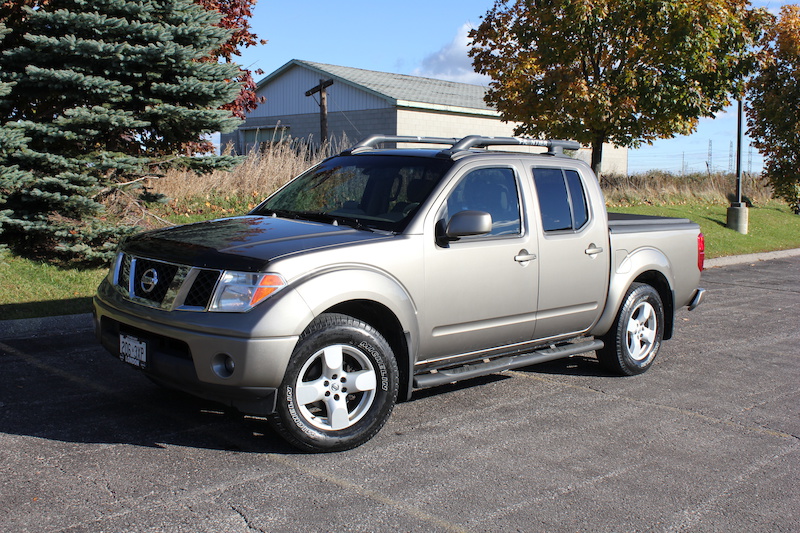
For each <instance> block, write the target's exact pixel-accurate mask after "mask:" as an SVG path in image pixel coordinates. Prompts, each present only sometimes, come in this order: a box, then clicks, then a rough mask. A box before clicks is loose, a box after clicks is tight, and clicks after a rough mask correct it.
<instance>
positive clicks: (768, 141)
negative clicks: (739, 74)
mask: <svg viewBox="0 0 800 533" xmlns="http://www.w3.org/2000/svg"><path fill="white" fill-rule="evenodd" d="M762 44H763V48H762V54H761V63H762V66H761V70H760V71H759V72H758V74H757V75H756V76H754V77H753V79H752V80H750V82H749V83H748V91H747V96H748V103H747V106H746V109H747V116H748V126H749V129H748V131H747V133H748V134H749V135H750V136H751V137H753V140H754V143H753V144H754V145H755V147H756V148H758V150H759V151H760V152H761V153H762V154H763V155H764V173H765V175H766V176H767V178H768V179H769V181H770V183H771V184H772V187H773V189H774V191H775V196H777V197H779V198H783V199H784V200H786V201H787V202H788V203H789V205H790V206H791V207H792V210H793V211H794V212H795V213H796V214H800V106H798V102H800V6H797V5H787V6H783V8H782V9H781V13H780V17H778V18H777V20H775V21H774V24H773V25H772V26H771V27H770V28H769V30H768V31H767V32H766V34H765V36H764V39H763V42H762Z"/></svg>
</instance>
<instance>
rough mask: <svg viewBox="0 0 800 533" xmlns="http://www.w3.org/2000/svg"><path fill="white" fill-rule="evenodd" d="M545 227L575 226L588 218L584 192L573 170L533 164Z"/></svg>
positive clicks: (552, 229)
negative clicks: (534, 165) (536, 166)
mask: <svg viewBox="0 0 800 533" xmlns="http://www.w3.org/2000/svg"><path fill="white" fill-rule="evenodd" d="M533 181H534V182H535V184H536V193H537V195H538V196H539V210H540V211H541V213H542V228H543V229H544V231H559V230H577V229H580V228H581V227H583V225H584V224H586V222H587V221H588V220H589V210H588V208H587V205H586V193H585V192H584V190H583V184H582V183H581V178H580V175H579V174H578V173H577V172H576V171H574V170H562V169H559V168H534V169H533Z"/></svg>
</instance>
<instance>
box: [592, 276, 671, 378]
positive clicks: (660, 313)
mask: <svg viewBox="0 0 800 533" xmlns="http://www.w3.org/2000/svg"><path fill="white" fill-rule="evenodd" d="M663 337H664V304H663V303H662V301H661V296H659V294H658V291H656V290H655V289H654V288H653V287H651V286H650V285H647V284H645V283H633V284H631V286H630V288H629V289H628V292H627V293H626V294H625V298H624V299H623V301H622V306H621V307H620V310H619V313H618V314H617V318H616V320H615V321H614V325H613V326H612V328H611V330H610V331H609V332H608V333H607V334H606V335H605V336H603V337H602V340H603V341H604V342H605V347H603V348H602V349H601V350H598V351H597V359H598V360H599V361H600V364H602V365H603V366H604V367H606V368H607V369H609V370H611V371H613V372H616V373H619V374H622V375H626V376H632V375H635V374H641V373H642V372H645V371H646V370H647V369H648V368H650V365H652V364H653V361H654V360H655V358H656V355H658V350H659V349H660V348H661V341H662V339H663Z"/></svg>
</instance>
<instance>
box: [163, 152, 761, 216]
mask: <svg viewBox="0 0 800 533" xmlns="http://www.w3.org/2000/svg"><path fill="white" fill-rule="evenodd" d="M351 144H352V143H351V142H350V141H348V140H347V139H339V140H338V142H335V143H333V145H328V146H326V147H324V148H323V149H315V148H314V146H313V144H311V143H310V142H304V141H300V140H293V141H290V142H281V143H275V144H272V145H270V146H268V147H267V148H265V149H263V150H260V151H253V152H251V153H250V154H249V155H248V156H247V157H246V158H244V161H243V162H242V164H241V165H239V166H238V167H236V168H235V169H234V170H233V171H231V172H214V173H213V174H210V175H207V176H197V175H194V174H191V173H187V172H170V173H169V174H167V176H166V177H163V178H160V179H157V180H152V181H151V183H149V184H148V186H149V187H150V188H151V190H153V192H157V193H161V194H164V195H165V196H167V197H169V198H173V199H179V200H180V199H192V198H194V199H200V198H205V199H215V198H220V197H229V196H230V197H247V198H250V199H252V200H254V201H255V202H258V201H260V200H261V199H263V198H265V197H266V196H268V195H269V194H270V193H272V192H273V191H275V190H276V189H277V188H278V187H280V186H281V185H283V184H284V183H286V182H287V181H288V180H290V179H292V178H293V177H295V176H297V175H298V174H300V173H301V172H302V171H304V170H305V169H307V168H308V167H310V166H312V165H314V164H316V163H317V162H319V161H320V160H322V159H323V157H324V156H325V154H334V153H338V152H340V151H341V150H343V149H346V148H348V147H349V146H350V145H351ZM600 185H601V186H602V188H603V191H604V193H605V196H606V202H607V203H608V204H609V205H611V206H627V205H642V204H650V205H670V204H672V205H674V204H687V203H702V204H725V203H729V202H731V201H733V200H734V198H733V197H732V196H733V194H734V193H735V190H736V184H735V176H733V175H732V174H721V173H718V174H703V173H696V174H688V175H684V176H680V175H675V174H670V173H668V172H662V171H651V172H647V173H642V174H635V175H631V176H614V175H611V176H603V177H602V178H601V180H600ZM743 195H744V196H745V198H746V200H748V201H750V202H752V203H754V204H763V203H765V202H767V201H769V199H770V198H771V196H772V190H771V188H770V187H769V186H768V185H767V184H766V182H765V181H764V180H763V179H762V178H760V177H759V176H752V175H745V176H744V178H743Z"/></svg>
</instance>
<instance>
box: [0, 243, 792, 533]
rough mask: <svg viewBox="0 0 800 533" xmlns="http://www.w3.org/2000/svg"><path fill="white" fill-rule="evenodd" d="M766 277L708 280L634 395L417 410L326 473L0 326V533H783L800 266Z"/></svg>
mask: <svg viewBox="0 0 800 533" xmlns="http://www.w3.org/2000/svg"><path fill="white" fill-rule="evenodd" d="M764 259H765V258H764V257H762V256H757V257H755V256H754V257H749V258H740V259H739V260H737V261H729V262H728V263H726V264H725V265H723V266H717V267H716V268H710V269H709V270H707V271H706V272H704V274H703V280H702V285H703V286H704V287H706V288H707V289H708V296H707V299H706V301H705V302H704V303H703V305H701V306H700V307H699V308H698V309H696V310H695V311H692V312H689V311H686V310H681V311H680V312H679V313H678V316H677V323H678V325H677V330H676V334H675V337H674V338H673V339H672V340H670V341H668V342H666V343H665V344H664V347H663V349H662V352H661V353H660V354H659V357H658V359H657V360H656V363H655V364H654V366H653V367H652V368H651V369H650V370H649V371H648V372H647V373H645V374H643V375H641V376H635V377H629V378H621V377H615V376H612V375H609V374H607V373H605V372H604V371H602V370H601V369H600V368H599V366H598V365H597V362H596V361H595V359H594V358H593V357H590V356H579V357H573V358H571V359H569V360H563V361H556V362H552V363H547V364H543V365H538V366H532V367H529V368H525V369H522V370H516V371H511V372H504V373H500V374H496V375H493V376H489V377H485V378H479V379H475V380H470V381H466V382H462V383H459V384H456V385H451V386H446V387H438V388H435V389H430V390H425V391H418V392H417V393H416V394H415V396H414V398H413V399H412V401H409V402H405V403H401V404H399V405H398V406H397V407H396V408H395V411H394V413H393V415H392V417H391V418H390V420H389V422H388V424H387V426H386V427H384V429H383V430H382V431H381V433H379V434H378V435H377V436H376V437H375V438H374V439H373V440H372V441H370V442H368V443H367V444H365V445H364V446H362V447H360V448H357V449H355V450H351V451H348V452H342V453H336V454H317V455H315V454H302V453H297V452H295V451H294V450H292V449H291V448H289V447H287V446H286V445H285V444H283V443H282V441H281V440H280V439H279V438H278V437H277V436H276V435H275V434H274V433H273V432H272V430H271V429H270V428H269V426H268V425H267V424H265V423H264V422H263V421H262V420H259V419H255V418H248V417H242V416H240V415H237V414H235V413H226V412H225V411H224V410H222V409H220V408H219V406H217V405H215V404H213V403H210V402H204V401H201V400H196V399H194V398H192V397H188V396H184V395H182V394H179V393H175V392H171V391H168V390H165V389H162V388H159V387H157V386H156V385H154V384H152V383H150V382H149V381H148V380H147V379H146V378H144V377H143V376H142V375H141V374H139V373H137V372H136V371H134V370H133V369H131V368H128V367H126V366H125V365H123V364H121V363H120V362H119V361H117V360H115V359H114V358H113V357H111V356H110V355H108V354H107V353H106V352H105V351H104V350H103V349H102V348H100V347H99V346H98V345H97V343H96V342H95V341H94V338H93V336H92V334H91V329H90V328H91V320H90V319H89V317H88V316H86V315H80V316H78V317H59V318H57V319H48V320H42V321H39V322H35V321H34V322H27V323H26V324H25V325H22V324H19V325H15V326H14V329H13V332H12V328H10V327H9V325H8V321H7V322H5V323H0V328H1V329H0V364H1V365H2V366H0V369H2V376H3V383H2V385H1V386H0V479H2V484H0V531H2V532H6V531H8V532H18V531H36V532H38V531H42V532H50V531H76V532H77V531H80V532H99V531H114V532H122V531H170V532H172V531H186V532H198V531H209V532H212V531H213V532H229V531H232V532H238V531H242V532H245V531H265V532H273V531H302V532H305V533H307V532H315V531H365V532H367V531H420V532H422V531H424V532H430V531H547V532H559V531H614V532H622V531H692V532H694V531H725V532H730V531H748V532H751V531H764V532H767V531H769V532H776V531H786V532H796V531H800V484H798V483H797V480H798V479H799V478H800V349H798V346H799V345H800V284H798V281H800V256H798V254H797V253H794V254H791V253H787V254H782V255H778V256H775V257H773V258H770V259H766V260H764ZM710 266H714V262H711V265H710ZM15 322H17V321H15ZM23 326H24V327H25V328H29V329H27V330H26V329H24V328H23Z"/></svg>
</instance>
